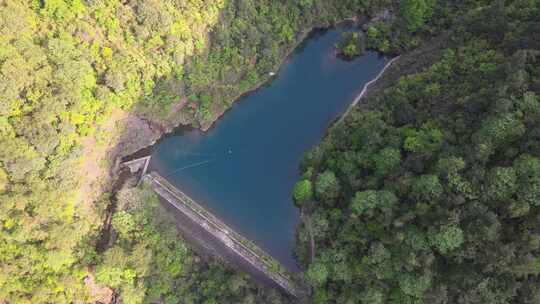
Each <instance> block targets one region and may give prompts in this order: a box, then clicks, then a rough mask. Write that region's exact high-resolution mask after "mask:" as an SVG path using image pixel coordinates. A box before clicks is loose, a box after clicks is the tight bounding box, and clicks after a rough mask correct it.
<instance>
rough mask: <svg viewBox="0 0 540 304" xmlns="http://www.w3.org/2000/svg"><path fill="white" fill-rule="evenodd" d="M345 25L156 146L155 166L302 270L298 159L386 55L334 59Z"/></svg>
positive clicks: (323, 34) (311, 40)
mask: <svg viewBox="0 0 540 304" xmlns="http://www.w3.org/2000/svg"><path fill="white" fill-rule="evenodd" d="M346 30H347V29H334V30H328V31H324V32H316V33H314V34H312V35H311V36H310V38H308V39H307V40H306V42H305V43H304V44H303V45H302V46H301V47H299V48H298V50H297V51H296V52H295V53H294V54H293V55H292V56H291V58H290V59H289V60H288V62H287V63H286V64H285V65H284V66H283V67H282V68H281V70H280V71H279V73H278V75H277V76H276V78H275V79H274V80H273V81H272V82H270V83H269V84H267V85H266V86H264V87H263V88H261V89H260V90H258V91H256V92H253V93H251V94H249V95H247V96H245V97H243V98H241V100H239V101H238V102H236V103H235V105H234V106H233V107H232V109H231V110H230V111H228V112H227V113H225V115H224V116H223V117H222V118H221V119H219V121H217V122H216V124H215V125H214V126H213V127H212V128H211V129H210V130H209V131H208V132H206V133H203V132H200V131H198V130H183V131H178V132H176V133H175V134H174V135H171V136H167V137H165V138H163V139H162V140H160V141H159V142H158V143H157V144H156V145H155V146H154V147H153V152H152V161H151V167H150V168H151V169H152V170H156V171H158V172H159V173H160V174H161V175H162V176H164V177H165V178H167V179H168V180H169V181H170V182H171V183H172V184H174V185H176V186H177V187H178V188H179V189H181V190H182V191H184V192H186V193H187V194H188V195H190V196H191V197H192V198H193V199H195V200H196V201H197V202H199V203H200V204H202V205H203V206H204V207H205V208H207V209H208V210H210V211H211V212H213V213H214V214H216V215H217V216H218V217H220V218H221V219H222V220H223V221H224V222H225V223H227V224H228V225H229V226H231V227H232V228H234V229H235V230H237V231H238V232H239V233H241V234H243V235H244V236H245V237H247V238H249V239H251V240H252V241H254V242H255V243H256V244H257V245H259V246H260V247H261V248H263V249H264V250H266V251H267V252H268V253H270V254H271V255H273V256H274V257H275V258H277V259H278V260H279V261H280V262H282V263H283V264H284V265H285V266H286V267H288V268H290V269H291V270H297V269H298V267H297V265H296V262H295V259H294V257H293V248H294V241H295V227H296V225H297V223H298V221H299V212H298V210H297V209H296V208H295V207H294V205H293V202H292V199H291V193H292V189H293V186H294V184H295V182H296V181H297V180H298V179H299V169H298V167H299V163H300V159H301V157H302V155H303V154H304V153H305V152H306V151H307V150H309V149H310V148H311V147H313V146H314V145H316V144H317V143H318V142H319V141H320V140H321V138H322V137H323V136H324V133H325V130H326V129H327V128H328V126H329V125H330V124H331V123H332V122H333V121H334V120H335V119H336V118H337V117H338V116H339V115H340V114H342V113H343V112H344V111H345V110H346V108H347V106H348V105H349V104H350V103H351V102H352V100H353V99H354V98H355V96H356V95H357V94H358V93H359V92H360V91H361V90H362V87H363V85H364V84H365V83H366V82H368V81H369V80H371V79H372V78H374V77H375V76H376V75H377V74H378V72H379V71H380V70H381V69H382V68H383V66H384V65H385V63H386V61H387V59H386V58H382V57H379V56H378V55H377V54H375V53H367V54H366V55H364V56H362V57H360V58H358V59H356V60H354V61H343V60H341V59H339V58H336V56H335V54H334V45H335V43H336V42H337V41H338V40H339V37H340V35H341V33H343V32H344V31H346Z"/></svg>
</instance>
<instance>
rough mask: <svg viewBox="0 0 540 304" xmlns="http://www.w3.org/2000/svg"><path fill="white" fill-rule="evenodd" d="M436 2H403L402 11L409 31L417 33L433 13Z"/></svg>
mask: <svg viewBox="0 0 540 304" xmlns="http://www.w3.org/2000/svg"><path fill="white" fill-rule="evenodd" d="M434 4H435V0H403V1H400V9H401V14H402V15H403V18H405V21H406V22H407V28H408V30H409V31H412V32H414V31H416V30H417V29H418V28H420V27H421V26H422V25H424V23H425V22H426V20H428V19H429V18H430V17H431V14H432V13H433V6H434Z"/></svg>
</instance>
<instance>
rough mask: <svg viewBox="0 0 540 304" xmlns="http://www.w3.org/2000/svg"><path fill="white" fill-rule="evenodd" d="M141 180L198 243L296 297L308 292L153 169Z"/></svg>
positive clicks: (255, 248) (262, 253) (276, 262)
mask: <svg viewBox="0 0 540 304" xmlns="http://www.w3.org/2000/svg"><path fill="white" fill-rule="evenodd" d="M142 183H145V184H147V185H149V186H150V187H151V188H152V189H153V190H154V191H155V192H156V193H157V194H158V195H159V196H160V197H161V198H162V199H163V200H165V201H166V202H167V203H168V204H169V207H173V208H174V209H176V210H178V211H179V213H180V214H179V216H180V217H179V218H178V217H177V218H178V220H179V226H180V227H179V228H180V229H181V230H182V231H184V232H186V233H185V234H186V237H187V239H188V240H189V239H190V238H196V237H195V236H196V235H199V236H201V235H207V236H211V238H212V239H209V238H208V237H198V238H197V240H196V241H197V244H198V245H199V246H201V247H204V248H205V249H206V251H210V252H212V253H214V254H216V255H218V256H220V257H222V258H224V259H226V260H228V261H229V262H231V263H232V264H233V265H235V266H238V267H240V268H242V269H243V270H245V271H247V272H248V273H249V274H251V275H252V276H254V277H255V278H256V279H259V280H261V279H262V281H265V282H269V283H271V284H272V285H274V286H276V287H279V288H280V289H281V290H283V291H284V292H286V293H287V294H289V295H290V296H293V297H295V298H303V297H304V296H306V295H307V289H306V288H301V287H300V286H301V285H303V284H301V283H300V280H299V279H298V278H296V277H295V276H294V275H293V274H291V273H289V272H288V271H287V269H286V268H285V267H283V266H282V265H281V264H280V263H279V262H278V261H277V260H276V259H274V258H273V257H272V256H270V255H269V254H268V253H266V252H264V251H263V250H262V249H261V248H259V247H258V246H256V245H255V244H254V243H253V242H251V241H249V240H248V239H246V238H245V237H243V236H242V235H240V234H239V233H237V232H236V231H234V230H233V229H232V228H230V227H229V226H227V225H226V224H225V223H223V222H222V221H221V220H220V219H218V218H217V217H216V216H214V215H213V214H212V213H210V212H209V211H207V210H206V209H205V208H203V207H202V206H201V205H200V204H198V203H197V202H195V201H194V200H193V199H191V198H190V197H189V196H187V195H186V194H185V193H183V192H182V191H180V190H179V189H178V188H176V187H175V186H173V185H172V184H170V183H169V182H168V181H167V180H166V179H165V178H163V177H162V176H160V175H159V174H158V173H156V172H152V173H150V174H145V175H143V177H142Z"/></svg>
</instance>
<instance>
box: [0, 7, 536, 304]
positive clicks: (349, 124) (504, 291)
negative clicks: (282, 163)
mask: <svg viewBox="0 0 540 304" xmlns="http://www.w3.org/2000/svg"><path fill="white" fill-rule="evenodd" d="M539 6H540V4H539V3H538V1H536V0H516V1H437V0H403V1H391V0H380V1H376V0H373V1H370V0H341V1H340V0H332V1H324V0H299V1H273V0H261V1H254V0H219V1H216V0H208V1H204V0H190V1H184V0H133V1H109V0H98V1H80V0H43V1H34V0H4V1H0V93H1V94H0V302H7V303H84V302H89V301H95V300H97V299H98V298H97V296H96V294H95V290H93V289H98V290H103V288H102V287H103V286H108V287H109V288H112V289H113V290H114V292H115V294H117V295H119V296H120V298H122V299H123V301H124V302H125V303H148V302H156V301H163V302H164V303H223V302H225V303H283V302H288V301H290V299H285V298H283V297H282V296H281V295H279V294H278V293H276V292H275V291H268V290H265V289H264V288H261V287H260V286H257V285H255V284H254V283H253V282H251V281H250V280H248V279H247V277H246V276H245V275H242V274H239V273H236V272H234V271H232V270H231V269H229V268H228V267H225V266H223V265H222V263H221V262H220V261H214V260H212V259H206V258H205V259H202V258H201V257H200V256H198V255H197V254H196V253H194V252H193V251H192V250H191V249H190V248H189V247H188V246H187V245H186V244H185V243H184V241H183V240H182V238H181V237H180V236H179V235H178V232H177V231H176V230H175V229H174V228H173V227H174V226H173V225H172V222H171V220H170V219H169V218H168V216H167V214H166V212H165V211H164V210H163V209H162V208H161V207H160V206H159V204H157V201H156V200H155V197H154V196H153V195H151V194H150V193H148V192H147V191H146V190H145V189H128V190H123V191H121V192H120V193H119V194H118V195H117V198H116V199H117V200H118V203H117V204H118V206H117V210H118V211H117V212H116V213H115V214H114V216H113V217H112V227H113V232H114V233H113V234H114V236H115V237H113V238H112V240H111V242H110V243H109V244H107V245H108V246H107V248H106V250H104V251H102V250H96V243H97V240H98V235H99V230H100V228H101V226H102V223H103V219H104V217H105V212H104V211H105V207H106V206H107V205H109V204H110V201H111V197H110V193H102V195H100V196H98V197H95V196H92V195H88V193H86V192H85V191H80V188H81V185H84V184H85V181H86V176H87V172H85V171H84V170H82V169H81V167H82V164H84V163H85V161H87V160H88V153H87V152H88V142H90V143H91V144H92V145H95V146H110V145H114V144H116V143H117V142H115V141H116V140H117V139H118V136H117V135H118V134H114V131H110V130H108V129H107V128H105V127H104V126H106V125H107V124H108V123H110V122H111V121H113V122H114V119H115V114H114V113H117V112H118V111H124V112H129V113H135V114H136V115H138V116H140V117H144V118H145V119H149V120H152V121H153V122H156V123H164V122H167V123H170V124H177V123H179V122H184V123H186V122H187V123H191V124H193V125H195V126H203V127H204V126H208V125H209V124H210V123H211V122H212V121H213V120H215V119H216V117H217V116H219V114H220V113H221V112H223V111H224V110H225V109H226V108H228V107H229V106H230V105H231V103H232V102H233V100H234V98H235V97H237V96H238V95H239V94H241V93H244V92H245V91H247V90H249V89H252V88H254V87H256V86H257V85H258V84H260V83H261V82H263V81H265V80H267V79H269V77H270V76H269V73H270V72H273V71H275V70H276V69H277V68H278V65H279V63H280V62H281V61H282V60H283V59H284V57H285V56H286V54H287V53H288V52H289V51H290V50H291V49H292V48H293V47H294V46H296V45H297V44H298V43H299V42H300V41H301V39H302V38H303V37H304V35H305V34H306V33H307V32H308V31H309V30H310V29H311V28H313V27H326V26H330V25H332V24H334V23H335V22H338V21H340V20H344V19H346V18H350V17H354V16H366V15H368V16H370V17H375V18H374V20H373V21H372V22H370V23H369V24H368V25H367V27H366V31H365V34H364V35H365V37H364V36H362V37H363V38H362V39H365V46H366V47H367V48H370V49H374V50H378V51H380V52H383V53H407V52H408V51H410V50H412V49H414V48H416V47H421V46H423V45H425V44H430V43H431V40H432V38H435V39H436V38H437V37H440V36H441V35H447V36H446V37H444V39H446V40H448V41H447V43H446V44H445V47H444V49H442V50H437V52H440V53H441V56H439V59H438V60H437V61H436V62H432V63H431V64H430V67H429V68H427V69H425V70H424V71H422V72H419V73H416V74H413V75H409V76H404V77H402V78H401V79H400V80H399V81H398V82H397V84H395V85H393V86H391V87H390V88H388V89H387V90H386V91H384V92H381V93H380V94H377V95H376V96H372V97H371V98H370V99H369V100H367V106H365V107H361V108H359V109H356V110H355V111H353V112H352V113H351V115H350V117H348V118H347V119H346V120H345V122H344V124H342V125H339V126H337V127H335V128H333V129H332V130H331V131H330V133H329V135H328V137H327V138H326V139H325V140H324V141H323V142H322V143H321V145H320V146H319V147H318V148H315V149H314V150H313V151H311V152H310V153H308V155H307V157H306V160H305V161H304V164H303V171H304V177H303V180H302V181H300V183H299V184H298V185H297V187H295V191H294V198H295V201H296V202H297V204H298V205H299V206H300V207H301V208H302V209H303V211H304V213H305V214H306V218H308V219H309V220H308V222H309V223H310V225H302V226H301V227H300V232H299V245H298V256H299V260H300V261H301V262H302V263H303V264H304V265H305V266H306V267H307V272H306V277H307V280H308V281H309V282H310V283H311V284H312V286H313V287H314V301H315V302H317V303H538V302H539V301H540V291H539V289H538V286H539V280H538V273H539V271H540V266H539V265H540V262H539V261H540V259H539V250H540V241H539V240H540V234H539V231H538V224H537V222H538V220H539V214H538V210H539V209H538V208H539V206H538V205H539V203H538V202H539V201H540V190H539V189H540V176H539V175H538V172H540V171H539V169H540V155H539V154H540V137H539V136H540V135H539V134H540V133H539V131H538V130H537V129H538V125H539V120H540V112H539V111H540V107H539V102H540V101H539V97H538V94H539V92H538V91H539V89H540V76H539V75H540V70H539V68H538V67H539V66H540V65H538V62H537V56H538V50H539V49H540V45H539V43H540V37H539V36H538V33H539V32H540V26H539V24H540V20H539V18H540V8H539ZM419 61H421V60H419ZM88 139H93V140H90V141H89V140H88ZM103 158H104V159H105V160H108V161H109V162H105V163H104V164H93V165H94V166H102V167H106V169H108V168H109V167H110V166H111V165H110V162H111V161H112V160H111V159H107V157H105V156H104V157H103ZM84 168H86V167H84ZM109 190H110V189H109ZM306 223H307V222H306ZM308 227H309V228H310V229H308ZM311 237H313V238H314V242H315V244H316V255H315V260H314V261H310V260H309V254H308V251H309V239H310V238H311ZM89 281H95V282H94V283H95V284H93V283H88V282H89Z"/></svg>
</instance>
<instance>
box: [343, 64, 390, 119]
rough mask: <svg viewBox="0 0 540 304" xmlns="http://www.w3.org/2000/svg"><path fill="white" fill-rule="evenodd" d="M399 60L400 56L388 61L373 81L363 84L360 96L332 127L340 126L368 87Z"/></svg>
mask: <svg viewBox="0 0 540 304" xmlns="http://www.w3.org/2000/svg"><path fill="white" fill-rule="evenodd" d="M399 58H400V55H398V56H396V57H394V58H392V59H390V61H388V62H387V63H386V65H385V66H384V67H383V68H382V70H381V71H380V72H379V74H377V76H376V77H375V78H373V79H371V80H370V81H368V82H367V83H366V84H364V87H363V88H362V91H360V94H358V95H357V96H356V97H355V98H354V100H353V102H352V103H351V104H350V105H349V106H348V107H347V110H345V112H344V113H343V114H342V115H340V117H339V119H338V120H337V121H336V122H335V123H333V124H332V125H337V124H340V123H341V122H343V120H345V118H346V117H347V116H348V115H349V113H350V112H351V110H352V109H353V108H354V107H355V106H356V105H357V104H358V103H359V102H360V100H361V99H362V98H363V97H364V96H365V95H366V94H367V93H368V89H369V87H370V86H371V85H372V84H374V83H375V82H377V80H379V78H381V77H382V76H383V75H384V72H385V71H386V70H387V69H388V68H389V67H390V66H391V65H392V64H393V63H394V62H396V61H397V60H398V59H399Z"/></svg>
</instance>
